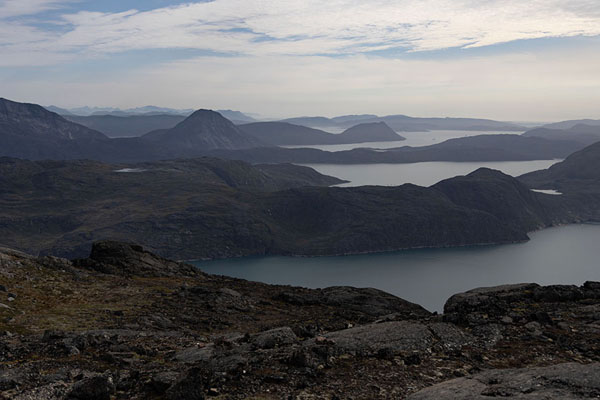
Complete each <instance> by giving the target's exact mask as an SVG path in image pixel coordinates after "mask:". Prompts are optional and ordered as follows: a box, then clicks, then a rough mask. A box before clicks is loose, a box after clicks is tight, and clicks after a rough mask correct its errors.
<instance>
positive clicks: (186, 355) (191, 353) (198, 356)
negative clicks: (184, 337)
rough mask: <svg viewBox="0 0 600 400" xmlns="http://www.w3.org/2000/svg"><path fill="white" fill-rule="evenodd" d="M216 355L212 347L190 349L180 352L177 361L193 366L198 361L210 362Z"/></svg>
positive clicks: (176, 356) (176, 357)
mask: <svg viewBox="0 0 600 400" xmlns="http://www.w3.org/2000/svg"><path fill="white" fill-rule="evenodd" d="M214 355H215V348H214V346H212V345H208V346H206V347H189V348H187V349H184V350H182V351H180V352H178V353H177V354H176V355H175V359H176V360H177V361H181V362H184V363H189V364H193V363H196V362H198V361H205V362H206V361H208V360H210V359H211V358H212V357H213V356H214Z"/></svg>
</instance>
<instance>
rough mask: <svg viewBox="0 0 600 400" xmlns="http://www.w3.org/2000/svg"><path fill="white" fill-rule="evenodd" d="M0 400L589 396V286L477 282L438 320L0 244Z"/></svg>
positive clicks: (119, 250) (147, 263)
mask: <svg viewBox="0 0 600 400" xmlns="http://www.w3.org/2000/svg"><path fill="white" fill-rule="evenodd" d="M0 335H1V340H0V398H3V399H21V400H23V399H48V400H52V399H73V400H74V399H79V400H84V399H85V400H96V399H97V400H110V399H168V400H174V399H178V400H179V399H183V400H195V399H205V398H216V399H246V398H249V399H374V398H382V399H402V398H409V399H484V398H485V399H487V398H490V397H492V398H496V397H511V398H517V399H551V398H552V399H554V398H556V399H559V398H560V399H588V398H596V397H598V396H599V395H600V385H599V382H600V375H599V373H600V283H598V282H586V283H585V284H584V285H583V286H567V285H556V286H540V285H537V284H533V283H526V284H518V285H508V286H500V287H494V288H479V289H474V290H471V291H469V292H466V293H460V294H456V295H455V296H453V297H451V298H450V299H449V300H448V302H447V303H446V305H445V309H444V314H442V315H437V314H435V313H433V314H432V313H430V312H428V311H427V310H425V309H423V308H422V307H420V306H419V305H416V304H413V303H410V302H408V301H405V300H402V299H400V298H397V297H395V296H392V295H390V294H387V293H384V292H381V291H379V290H375V289H358V288H351V287H333V288H326V289H320V290H311V289H304V288H297V287H290V286H274V285H267V284H261V283H256V282H248V281H244V280H239V279H233V278H227V277H223V276H213V275H208V274H205V273H203V272H201V271H199V270H197V269H195V268H194V267H192V266H190V265H187V264H185V263H180V262H174V261H170V260H167V259H165V258H162V257H159V256H157V255H154V254H152V253H150V252H148V251H145V250H144V249H143V248H142V247H140V246H137V245H132V244H128V243H119V242H98V243H96V244H95V245H94V246H93V249H92V252H91V254H90V256H89V257H88V258H85V259H77V260H67V259H61V258H55V257H34V256H30V255H27V254H24V253H21V252H18V251H15V250H11V249H6V248H3V249H0Z"/></svg>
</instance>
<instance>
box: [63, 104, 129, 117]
mask: <svg viewBox="0 0 600 400" xmlns="http://www.w3.org/2000/svg"><path fill="white" fill-rule="evenodd" d="M67 111H69V112H70V113H71V114H75V115H92V114H94V113H103V114H108V113H111V112H117V111H121V110H120V109H118V108H115V107H88V106H83V107H76V108H71V109H69V110H67Z"/></svg>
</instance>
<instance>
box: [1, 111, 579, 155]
mask: <svg viewBox="0 0 600 400" xmlns="http://www.w3.org/2000/svg"><path fill="white" fill-rule="evenodd" d="M0 105H1V107H2V108H1V109H2V110H3V111H2V115H1V116H0V118H1V122H0V124H1V125H0V144H2V146H1V147H0V156H2V155H4V156H10V157H19V158H26V159H33V160H39V159H84V158H85V159H92V160H99V161H105V162H141V161H152V160H161V159H173V158H181V157H186V158H189V157H198V156H215V157H220V158H227V159H239V160H245V161H248V162H252V163H273V162H286V163H336V164H359V163H412V162H420V161H508V160H539V159H555V158H563V157H566V156H567V155H569V154H571V153H572V152H574V151H577V150H580V149H581V148H583V147H584V146H585V144H584V143H582V142H581V141H577V140H572V139H571V138H568V137H566V139H565V140H553V139H555V138H551V139H550V140H549V139H545V138H541V137H535V136H534V137H528V136H529V135H525V136H519V135H482V136H473V137H465V138H460V139H452V140H448V141H446V142H444V143H439V144H436V145H432V146H424V147H408V146H405V147H399V148H395V149H388V150H372V149H364V148H363V149H360V148H359V149H354V150H349V151H341V152H326V151H320V150H316V149H284V148H280V147H275V146H273V144H271V143H266V142H265V141H266V140H264V139H268V140H279V139H277V138H278V137H280V133H281V131H280V130H279V129H278V128H279V127H282V126H283V127H286V129H287V128H289V129H292V128H293V131H291V134H289V135H288V138H293V137H294V135H296V133H297V132H307V130H306V128H303V127H293V126H291V127H290V125H289V124H287V125H286V124H284V125H281V123H267V124H262V125H258V127H261V126H266V127H268V128H269V129H268V130H262V129H258V128H256V129H257V130H256V133H255V135H256V136H261V135H262V138H263V140H261V139H260V138H258V137H256V136H255V135H253V134H250V133H249V132H248V131H246V130H244V129H243V127H242V128H240V127H239V126H236V125H234V124H233V123H232V122H231V121H229V120H227V119H226V118H224V117H223V116H222V115H221V114H219V113H217V112H214V111H209V110H199V111H196V112H194V113H193V114H192V115H191V116H189V117H187V118H185V119H184V120H183V121H181V122H179V123H178V124H177V125H176V126H175V127H173V128H170V129H159V130H155V131H153V132H150V133H148V134H146V135H144V136H143V137H134V138H113V139H111V138H109V137H107V136H106V135H103V134H102V133H100V132H98V131H95V130H93V129H89V128H87V127H84V126H82V125H79V124H76V123H73V122H71V121H68V120H66V119H65V118H63V117H61V116H60V115H58V114H56V113H52V112H50V111H47V110H46V109H44V108H43V107H40V106H38V105H34V104H24V103H16V102H11V101H9V100H5V99H1V100H0ZM119 118H122V117H119ZM252 126H254V127H256V125H252ZM272 128H274V129H272ZM246 129H248V128H246ZM309 132H311V135H313V136H317V135H320V136H319V137H328V138H330V137H333V136H336V137H339V136H341V137H342V139H343V140H345V141H346V142H348V141H352V140H356V141H358V140H369V141H370V140H371V139H370V136H369V135H371V134H373V133H376V134H377V135H383V136H377V137H378V138H379V139H385V138H387V137H389V138H390V139H391V138H394V139H396V138H395V137H394V136H393V135H396V134H395V133H393V131H392V130H391V129H388V128H387V127H386V126H385V125H384V124H381V123H363V124H360V125H359V126H358V127H357V128H353V129H350V130H348V131H347V132H345V133H343V134H339V135H332V134H327V133H325V132H322V131H309ZM324 135H326V136H324ZM296 137H297V136H296ZM274 138H275V139H274ZM338 140H339V139H338Z"/></svg>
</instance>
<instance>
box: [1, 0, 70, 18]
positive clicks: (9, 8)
mask: <svg viewBox="0 0 600 400" xmlns="http://www.w3.org/2000/svg"><path fill="white" fill-rule="evenodd" d="M71 1H72V0H71ZM61 3H65V1H64V0H62V1H61V0H0V19H3V18H9V17H18V16H23V15H32V14H38V13H40V12H42V11H46V10H50V9H53V8H58V7H59V5H60V4H61Z"/></svg>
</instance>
